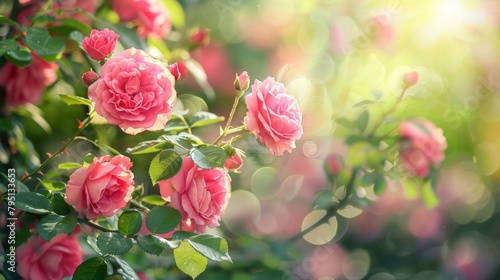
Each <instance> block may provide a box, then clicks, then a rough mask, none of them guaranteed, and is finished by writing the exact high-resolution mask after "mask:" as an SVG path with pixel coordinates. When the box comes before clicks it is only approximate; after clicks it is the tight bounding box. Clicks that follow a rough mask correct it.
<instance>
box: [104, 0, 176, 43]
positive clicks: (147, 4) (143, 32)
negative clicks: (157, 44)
mask: <svg viewBox="0 0 500 280" xmlns="http://www.w3.org/2000/svg"><path fill="white" fill-rule="evenodd" d="M111 5H112V7H113V10H114V11H115V12H117V13H118V16H119V17H120V20H121V21H130V22H133V23H135V24H137V34H138V35H139V36H140V37H142V38H146V37H147V36H153V37H158V38H164V37H166V36H167V35H168V34H169V33H170V29H171V25H170V14H169V12H168V10H167V8H166V7H165V6H164V5H163V3H162V2H161V1H159V0H112V1H111Z"/></svg>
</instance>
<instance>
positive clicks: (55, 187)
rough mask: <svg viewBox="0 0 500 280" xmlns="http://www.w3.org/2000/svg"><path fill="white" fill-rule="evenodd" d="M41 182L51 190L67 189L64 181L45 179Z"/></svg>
mask: <svg viewBox="0 0 500 280" xmlns="http://www.w3.org/2000/svg"><path fill="white" fill-rule="evenodd" d="M41 182H42V185H43V186H44V187H45V188H46V189H48V190H49V191H60V190H64V189H66V184H65V183H63V182H55V183H52V182H45V181H41Z"/></svg>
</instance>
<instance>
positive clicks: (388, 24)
mask: <svg viewBox="0 0 500 280" xmlns="http://www.w3.org/2000/svg"><path fill="white" fill-rule="evenodd" d="M369 24H372V25H373V26H374V27H375V34H366V35H367V36H370V37H374V40H375V44H376V45H377V47H379V48H380V49H384V48H386V47H388V46H390V45H391V44H392V43H393V42H394V40H395V38H396V29H395V27H394V19H393V17H392V16H390V15H389V16H385V15H376V16H374V17H372V18H371V19H370V20H369ZM365 29H366V28H365Z"/></svg>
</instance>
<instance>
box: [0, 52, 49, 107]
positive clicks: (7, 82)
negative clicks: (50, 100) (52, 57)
mask: <svg viewBox="0 0 500 280" xmlns="http://www.w3.org/2000/svg"><path fill="white" fill-rule="evenodd" d="M32 56H33V62H32V63H31V64H30V65H28V66H26V67H23V68H20V67H17V66H15V65H14V64H12V63H10V62H7V63H6V64H5V66H4V67H3V68H2V69H1V70H0V86H2V87H5V90H6V93H7V104H8V105H9V106H19V105H23V104H25V103H37V102H38V100H40V97H41V96H42V93H43V91H44V90H45V87H47V86H48V85H50V84H52V83H53V82H55V81H56V79H57V75H56V71H57V69H58V66H57V64H56V63H53V62H46V61H44V60H42V59H41V58H40V57H38V56H37V55H36V54H35V53H32Z"/></svg>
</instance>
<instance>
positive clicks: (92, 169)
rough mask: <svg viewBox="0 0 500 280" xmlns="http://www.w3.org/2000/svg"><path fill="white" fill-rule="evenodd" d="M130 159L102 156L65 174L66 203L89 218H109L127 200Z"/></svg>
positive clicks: (131, 182)
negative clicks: (66, 179)
mask: <svg viewBox="0 0 500 280" xmlns="http://www.w3.org/2000/svg"><path fill="white" fill-rule="evenodd" d="M130 167H132V162H130V159H129V158H128V157H125V156H115V157H113V158H111V157H110V156H108V155H106V156H102V157H96V158H94V161H93V162H92V163H91V164H90V165H89V166H85V167H80V168H78V169H77V170H76V171H75V172H74V173H73V174H71V176H70V177H69V181H68V186H67V188H66V199H65V200H66V202H67V203H68V204H70V205H74V206H75V208H76V211H78V212H79V213H80V214H81V215H85V216H86V217H87V218H88V219H90V220H95V219H96V218H97V217H101V216H105V217H111V216H113V215H114V214H115V213H116V212H117V211H118V210H120V209H122V208H123V207H125V205H127V203H128V202H129V200H130V198H131V195H132V192H133V191H134V180H133V179H134V174H133V173H132V172H131V171H130Z"/></svg>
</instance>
